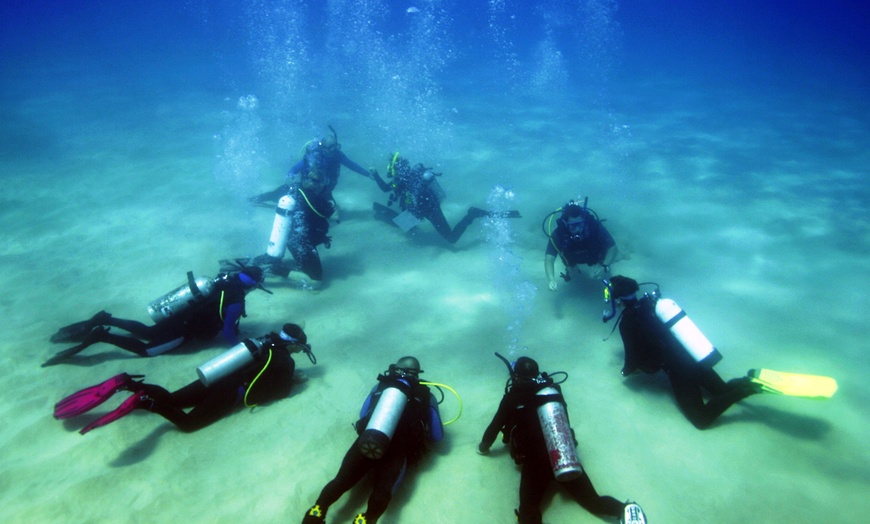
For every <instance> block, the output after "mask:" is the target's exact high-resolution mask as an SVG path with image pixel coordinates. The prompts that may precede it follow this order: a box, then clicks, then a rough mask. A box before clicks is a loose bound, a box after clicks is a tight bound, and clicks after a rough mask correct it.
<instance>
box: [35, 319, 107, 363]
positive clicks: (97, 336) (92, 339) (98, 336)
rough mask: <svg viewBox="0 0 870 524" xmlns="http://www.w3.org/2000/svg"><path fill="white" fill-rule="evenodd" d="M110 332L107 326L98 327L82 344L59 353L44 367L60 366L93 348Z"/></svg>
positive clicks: (47, 361) (92, 330)
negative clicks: (86, 349) (72, 357)
mask: <svg viewBox="0 0 870 524" xmlns="http://www.w3.org/2000/svg"><path fill="white" fill-rule="evenodd" d="M108 332H109V328H107V327H105V326H97V327H95V328H93V329H91V331H90V332H89V333H88V334H87V335H86V336H85V337H84V340H83V341H82V343H81V344H78V345H75V346H73V347H71V348H67V349H64V350H63V351H59V352H57V353H56V354H55V355H54V356H53V357H51V358H50V359H48V360H46V361H45V362H43V363H42V367H44V368H47V367H48V366H53V365H55V364H60V363H61V362H63V361H64V360H66V359H68V358H69V357H71V356H73V355H76V354H78V353H81V352H82V351H83V350H84V349H85V348H87V347H89V346H92V345H93V344H96V343H97V342H100V341H101V340H102V339H103V335H105V334H106V333H108Z"/></svg>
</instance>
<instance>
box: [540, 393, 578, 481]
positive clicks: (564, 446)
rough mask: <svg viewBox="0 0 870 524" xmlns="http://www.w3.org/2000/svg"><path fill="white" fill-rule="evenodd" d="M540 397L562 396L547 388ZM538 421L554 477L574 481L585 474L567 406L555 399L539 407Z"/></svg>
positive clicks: (559, 479)
mask: <svg viewBox="0 0 870 524" xmlns="http://www.w3.org/2000/svg"><path fill="white" fill-rule="evenodd" d="M537 395H538V396H551V395H552V396H560V397H561V395H559V391H558V390H557V389H556V388H554V387H546V388H543V389H541V390H540V391H538V393H537ZM538 421H539V422H540V423H541V429H542V430H543V432H544V441H545V442H546V443H547V454H548V455H549V456H550V466H552V468H553V476H555V477H556V480H558V481H559V482H566V481H569V480H574V479H576V478H577V477H579V476H580V475H581V474H582V473H583V466H582V465H580V459H579V458H577V450H576V448H575V446H574V433H573V432H572V431H571V425H570V424H569V423H568V414H567V413H566V412H565V406H563V405H562V403H561V402H559V401H558V400H556V399H555V398H554V399H553V400H551V401H549V402H546V403H544V404H542V405H541V406H539V407H538Z"/></svg>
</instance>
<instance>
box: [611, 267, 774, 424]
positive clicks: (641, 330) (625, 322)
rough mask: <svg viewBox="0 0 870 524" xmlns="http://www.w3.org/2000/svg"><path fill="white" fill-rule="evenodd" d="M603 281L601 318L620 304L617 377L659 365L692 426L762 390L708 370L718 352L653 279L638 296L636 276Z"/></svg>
mask: <svg viewBox="0 0 870 524" xmlns="http://www.w3.org/2000/svg"><path fill="white" fill-rule="evenodd" d="M604 283H605V285H606V286H607V288H606V289H605V299H606V300H608V301H609V302H610V304H611V309H610V311H609V312H607V311H606V312H605V314H604V321H605V322H607V321H608V320H610V319H611V318H613V317H615V316H616V309H615V308H616V304H620V305H622V306H623V307H624V309H623V311H622V313H621V314H620V315H619V318H617V320H616V325H617V326H618V327H619V334H620V336H621V337H622V343H623V346H624V348H625V365H624V366H623V368H622V376H623V377H627V376H629V375H631V374H633V373H635V372H637V371H643V372H644V373H648V374H653V373H657V372H658V371H660V370H664V372H665V373H666V374H667V376H668V379H669V380H670V382H671V387H672V388H673V391H674V398H675V399H676V401H677V406H679V408H680V411H682V412H683V415H685V417H686V418H687V419H688V420H689V422H691V423H692V424H693V425H694V426H695V427H696V428H698V429H707V428H709V427H710V425H711V424H713V422H714V421H715V420H716V419H717V418H718V417H719V416H720V415H721V414H722V413H724V412H725V410H726V409H728V408H729V407H731V406H732V405H733V404H735V403H736V402H739V401H741V400H743V399H745V398H746V397H748V396H750V395H754V394H756V393H761V392H762V391H763V390H764V389H763V387H762V386H761V385H760V384H759V383H758V382H756V381H755V380H754V379H753V378H752V377H751V376H745V377H740V378H737V379H733V380H730V381H728V382H725V381H724V380H722V378H721V377H720V376H719V374H718V373H716V372H715V371H713V366H714V365H716V363H717V362H719V361H720V360H721V359H722V355H721V354H720V353H719V351H718V350H717V349H716V348H715V347H713V345H712V344H711V343H710V341H709V340H707V337H705V336H704V334H703V333H701V331H700V330H699V329H698V328H697V326H695V324H694V322H692V320H691V319H690V318H688V317H687V316H686V314H685V312H684V311H683V310H682V309H680V307H679V306H677V305H676V303H675V302H674V301H673V300H670V299H667V298H661V294H660V292H659V287H658V284H653V283H651V282H644V284H652V285H654V286H655V290H654V291H653V292H652V293H645V294H644V295H643V297H642V298H641V299H639V300H638V298H637V295H636V293H637V292H638V291H639V290H640V285H639V284H638V283H637V281H636V280H634V279H631V278H628V277H625V276H622V275H616V276H614V277H613V278H611V279H610V281H607V280H605V281H604ZM705 392H706V393H707V395H708V396H709V397H710V398H709V400H707V401H706V402H705V401H704V396H705Z"/></svg>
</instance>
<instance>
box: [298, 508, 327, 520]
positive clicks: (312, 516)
mask: <svg viewBox="0 0 870 524" xmlns="http://www.w3.org/2000/svg"><path fill="white" fill-rule="evenodd" d="M323 522H326V510H322V509H320V506H319V505H317V504H315V505H313V506H311V507H310V508H308V511H307V512H305V517H304V518H303V519H302V524H321V523H323Z"/></svg>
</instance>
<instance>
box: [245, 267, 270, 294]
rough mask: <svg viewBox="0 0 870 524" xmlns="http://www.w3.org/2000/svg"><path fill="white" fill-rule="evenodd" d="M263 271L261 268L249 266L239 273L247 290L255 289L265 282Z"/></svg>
mask: <svg viewBox="0 0 870 524" xmlns="http://www.w3.org/2000/svg"><path fill="white" fill-rule="evenodd" d="M263 278H264V276H263V269H262V268H260V267H259V266H248V267H245V268H242V270H241V271H239V280H241V281H242V284H244V286H245V289H253V288H255V287H257V285H258V284H260V283H262V282H263Z"/></svg>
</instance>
